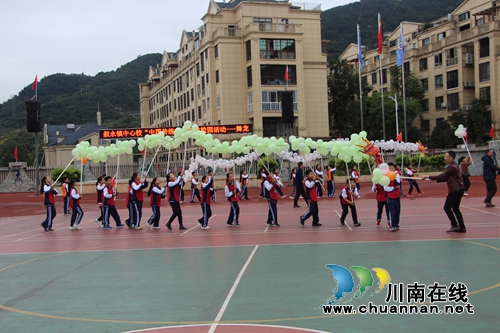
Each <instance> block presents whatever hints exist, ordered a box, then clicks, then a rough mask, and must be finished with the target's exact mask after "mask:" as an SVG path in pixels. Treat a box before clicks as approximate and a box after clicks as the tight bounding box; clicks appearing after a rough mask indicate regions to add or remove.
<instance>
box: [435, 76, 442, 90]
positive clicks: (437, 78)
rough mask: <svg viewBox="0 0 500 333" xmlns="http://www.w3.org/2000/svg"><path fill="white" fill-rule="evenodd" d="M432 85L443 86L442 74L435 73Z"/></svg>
mask: <svg viewBox="0 0 500 333" xmlns="http://www.w3.org/2000/svg"><path fill="white" fill-rule="evenodd" d="M434 85H435V86H436V89H437V88H443V75H436V76H435V77H434Z"/></svg>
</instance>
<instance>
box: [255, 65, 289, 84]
mask: <svg viewBox="0 0 500 333" xmlns="http://www.w3.org/2000/svg"><path fill="white" fill-rule="evenodd" d="M286 68H287V66H286V65H261V66H260V81H261V84H263V85H267V84H271V85H286V84H293V85H295V84H297V77H296V74H295V73H296V72H295V65H291V66H288V82H287V81H286V80H285V71H286Z"/></svg>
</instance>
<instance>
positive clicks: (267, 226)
mask: <svg viewBox="0 0 500 333" xmlns="http://www.w3.org/2000/svg"><path fill="white" fill-rule="evenodd" d="M267 230H269V224H268V225H266V230H264V233H266V232H267Z"/></svg>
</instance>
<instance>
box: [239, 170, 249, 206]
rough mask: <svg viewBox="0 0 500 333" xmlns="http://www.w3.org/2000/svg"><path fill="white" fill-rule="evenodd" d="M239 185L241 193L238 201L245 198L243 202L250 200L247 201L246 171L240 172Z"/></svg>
mask: <svg viewBox="0 0 500 333" xmlns="http://www.w3.org/2000/svg"><path fill="white" fill-rule="evenodd" d="M240 184H241V193H240V195H239V198H240V200H241V199H242V198H243V196H244V197H245V200H250V199H248V189H247V185H248V174H247V171H246V170H241V174H240Z"/></svg>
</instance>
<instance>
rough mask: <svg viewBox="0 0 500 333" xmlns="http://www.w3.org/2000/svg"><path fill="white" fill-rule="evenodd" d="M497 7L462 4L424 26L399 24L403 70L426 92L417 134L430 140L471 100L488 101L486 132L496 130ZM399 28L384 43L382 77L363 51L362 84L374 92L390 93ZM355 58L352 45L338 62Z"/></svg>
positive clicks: (473, 1) (481, 1)
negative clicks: (438, 126) (438, 125)
mask: <svg viewBox="0 0 500 333" xmlns="http://www.w3.org/2000/svg"><path fill="white" fill-rule="evenodd" d="M497 6H500V1H486V0H466V1H464V2H463V3H462V4H461V5H460V6H458V7H457V8H456V9H455V10H454V11H453V12H452V13H449V14H448V15H446V16H445V17H441V18H438V19H436V20H434V21H432V22H430V23H428V24H423V23H415V22H402V25H403V33H404V50H405V52H404V69H405V73H407V72H408V71H411V72H412V73H413V74H415V75H416V76H417V77H418V78H419V80H420V83H421V85H422V87H423V88H424V90H425V99H424V100H422V113H421V119H422V120H421V128H422V130H423V131H424V132H425V133H428V134H430V133H431V132H432V129H433V128H434V127H435V126H436V123H438V122H439V121H442V120H445V119H447V118H448V116H449V115H450V114H451V113H452V112H454V111H457V110H458V109H459V108H460V107H461V108H463V109H465V110H468V109H470V108H471V107H472V105H471V104H470V103H471V101H472V100H473V99H474V98H482V99H484V100H486V101H488V105H489V106H488V109H489V111H488V114H487V115H486V118H487V122H486V123H485V130H486V129H489V128H490V126H491V123H494V124H495V128H496V129H497V130H498V128H499V127H500V105H499V103H500V99H499V98H500V97H499V96H500V94H499V93H500V82H499V78H500V75H499V74H500V66H499V65H500V63H499V61H498V56H499V55H500V11H499V10H498V9H497V8H498V7H497ZM399 36H400V27H398V29H396V30H395V31H393V32H392V33H391V34H390V35H389V36H388V37H387V38H386V39H385V42H384V47H383V52H382V77H381V75H380V62H379V61H380V60H379V57H380V55H379V54H378V50H377V49H373V50H367V49H365V51H364V54H363V56H364V58H363V65H364V67H363V71H362V78H363V79H364V80H367V82H368V83H369V84H371V85H372V86H373V88H374V90H376V91H380V88H381V85H382V89H383V91H387V90H389V89H390V82H391V79H390V74H389V67H391V66H394V65H395V64H396V52H397V48H398V42H399ZM356 58H357V45H356V44H351V45H349V47H348V48H347V49H346V50H345V51H344V52H343V53H342V55H341V56H340V57H339V59H340V60H346V61H352V60H354V59H356Z"/></svg>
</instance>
